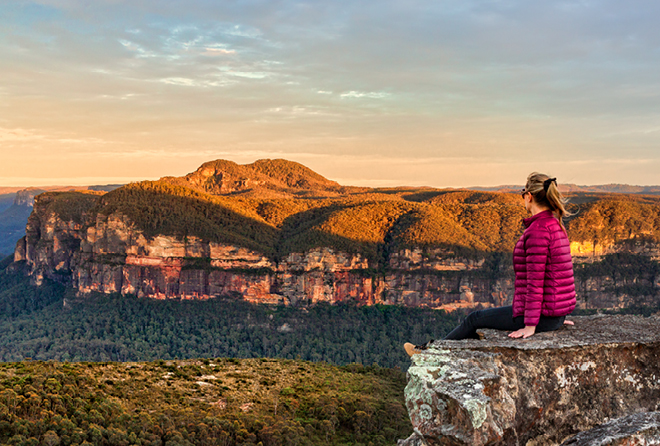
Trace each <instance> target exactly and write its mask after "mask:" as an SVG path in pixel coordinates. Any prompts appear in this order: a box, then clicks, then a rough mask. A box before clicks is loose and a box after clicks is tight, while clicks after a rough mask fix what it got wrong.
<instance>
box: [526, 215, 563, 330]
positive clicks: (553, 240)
mask: <svg viewBox="0 0 660 446" xmlns="http://www.w3.org/2000/svg"><path fill="white" fill-rule="evenodd" d="M523 222H524V223H525V227H526V228H527V229H525V232H524V233H523V235H522V236H521V237H520V240H518V243H516V247H515V249H514V250H513V269H514V271H515V273H516V282H515V287H516V290H515V293H514V296H513V317H517V316H525V325H534V326H536V325H538V323H539V318H540V317H541V315H543V316H566V315H567V314H570V313H571V312H572V311H573V309H574V308H575V283H574V281H573V262H572V259H571V247H570V243H569V242H568V237H567V236H566V233H565V232H564V230H563V229H562V228H561V226H560V225H559V221H558V220H557V219H556V218H555V216H554V215H553V214H552V212H551V211H544V212H539V213H538V214H536V215H534V216H532V217H530V218H526V219H524V220H523Z"/></svg>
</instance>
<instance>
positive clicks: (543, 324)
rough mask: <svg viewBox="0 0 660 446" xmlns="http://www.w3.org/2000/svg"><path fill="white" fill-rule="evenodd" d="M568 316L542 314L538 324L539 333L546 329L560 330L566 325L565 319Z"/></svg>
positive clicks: (537, 330)
mask: <svg viewBox="0 0 660 446" xmlns="http://www.w3.org/2000/svg"><path fill="white" fill-rule="evenodd" d="M565 319H566V316H555V317H550V316H541V319H539V324H538V325H537V326H536V332H537V333H543V332H544V331H555V330H559V329H560V328H561V327H563V325H564V320H565Z"/></svg>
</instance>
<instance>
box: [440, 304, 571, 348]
mask: <svg viewBox="0 0 660 446" xmlns="http://www.w3.org/2000/svg"><path fill="white" fill-rule="evenodd" d="M564 319H566V316H558V317H549V316H541V319H540V320H539V324H538V325H537V326H536V333H541V332H544V331H554V330H558V329H560V328H561V326H562V325H563V324H564ZM478 328H493V329H495V330H507V331H516V330H520V329H521V328H525V317H524V316H517V317H513V306H511V305H509V306H507V307H496V308H487V309H485V310H477V311H473V312H472V313H470V314H469V315H468V317H466V318H465V320H464V321H463V323H461V325H459V326H458V327H456V328H454V329H453V330H452V331H451V333H449V334H448V335H447V336H446V337H445V339H453V340H460V339H479V337H478V336H477V329H478Z"/></svg>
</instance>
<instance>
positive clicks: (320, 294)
mask: <svg viewBox="0 0 660 446" xmlns="http://www.w3.org/2000/svg"><path fill="white" fill-rule="evenodd" d="M79 194H82V193H79ZM61 197H62V195H57V194H43V195H40V196H39V197H38V199H37V202H36V205H35V209H34V212H33V213H32V214H31V216H30V218H29V220H28V224H27V227H26V236H25V238H24V239H22V240H21V241H19V243H18V244H17V247H16V251H15V260H16V261H23V260H24V261H26V262H27V264H28V267H29V270H30V273H31V275H32V277H33V280H34V282H35V283H37V284H39V283H41V281H42V280H43V278H44V277H48V278H50V279H54V280H58V281H61V282H65V283H67V284H70V285H71V286H73V287H74V288H75V289H77V290H78V292H79V293H80V294H81V295H85V294H88V293H90V292H92V291H98V292H102V293H114V292H119V293H122V294H127V293H130V294H136V295H138V296H148V297H152V298H157V299H168V298H183V299H207V298H210V297H214V296H221V295H224V296H236V297H240V298H243V299H246V300H250V301H253V302H261V303H285V304H312V303H316V302H329V303H337V302H342V301H347V300H351V301H355V302H358V303H362V304H377V303H381V304H399V305H408V306H418V307H429V308H442V309H446V310H449V311H451V310H454V309H457V308H473V307H475V306H478V305H481V306H483V307H490V306H499V305H505V304H507V303H510V302H511V298H512V295H513V281H512V273H511V270H510V269H511V268H510V263H509V260H508V256H507V255H501V256H500V258H499V260H498V261H499V263H497V262H496V263H493V257H492V256H491V257H487V256H486V255H484V256H482V257H474V256H471V257H461V256H459V255H456V254H455V253H454V252H452V251H451V250H450V249H448V248H433V249H431V248H425V249H422V248H410V249H399V250H394V251H392V252H389V253H388V254H387V257H386V258H385V259H384V260H382V261H381V263H380V264H379V263H378V262H374V261H373V259H368V258H366V257H365V256H363V255H361V254H356V253H347V252H341V251H338V250H336V249H333V248H330V247H321V248H315V249H310V250H307V251H305V252H292V253H289V254H286V255H284V256H281V257H280V258H278V259H277V260H274V259H273V258H272V256H267V255H266V254H264V253H262V252H259V251H256V250H254V249H249V248H246V247H242V246H239V245H232V244H227V243H219V242H212V241H208V240H203V239H201V238H199V237H195V236H188V237H184V238H183V239H181V238H177V237H174V236H167V235H156V236H148V235H146V234H145V233H144V231H143V230H141V229H139V228H138V227H137V225H135V224H134V223H133V222H132V221H131V219H130V218H129V217H127V216H126V215H123V214H122V213H121V212H114V213H110V214H104V213H100V212H96V211H93V212H91V211H90V212H88V213H84V212H83V213H81V214H76V213H73V212H69V214H68V216H69V218H65V217H66V215H67V213H66V212H64V211H61V210H59V211H58V208H57V206H59V205H60V204H59V202H58V200H60V199H61ZM81 197H82V199H83V200H94V199H96V196H95V195H92V194H86V195H81ZM635 249H638V250H640V251H643V252H645V257H648V258H650V257H651V256H654V255H655V254H656V250H657V247H655V246H651V245H649V244H648V243H647V244H644V245H640V246H638V247H637V248H635ZM649 252H650V254H649ZM575 254H576V264H578V265H579V264H581V263H586V264H587V265H591V264H592V263H593V261H594V256H593V255H592V253H590V255H587V256H586V257H585V256H582V255H581V252H580V251H579V250H576V251H575ZM383 263H385V265H383ZM383 266H386V268H383ZM619 267H621V265H619ZM577 277H578V282H577V286H578V291H579V294H580V296H581V297H582V298H581V299H580V301H579V305H580V307H582V308H619V307H624V306H630V305H632V304H648V305H652V304H653V303H654V299H655V293H654V292H653V290H655V289H656V288H657V287H658V286H659V284H658V283H657V281H654V280H649V279H644V278H643V277H640V276H639V275H633V276H632V278H631V279H630V278H629V279H625V280H622V279H619V280H618V281H617V280H616V277H615V275H614V273H612V276H609V275H588V274H587V275H579V274H578V275H577ZM653 277H655V276H653ZM626 280H628V281H631V282H634V284H632V283H631V284H628V285H635V286H637V287H639V286H641V284H642V283H646V282H648V283H646V288H645V289H650V290H651V292H649V293H646V294H645V293H641V294H639V293H638V294H639V295H629V294H626V293H625V292H624V291H625V286H626ZM645 280H646V282H645ZM622 287H623V288H622ZM622 290H624V291H622Z"/></svg>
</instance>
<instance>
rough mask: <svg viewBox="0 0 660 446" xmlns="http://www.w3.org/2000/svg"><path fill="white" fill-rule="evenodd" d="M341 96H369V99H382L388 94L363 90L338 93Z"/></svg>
mask: <svg viewBox="0 0 660 446" xmlns="http://www.w3.org/2000/svg"><path fill="white" fill-rule="evenodd" d="M340 96H341V97H342V98H369V99H383V98H386V97H388V96H390V94H389V93H385V92H376V91H371V92H364V91H349V92H346V93H342V94H341V95H340Z"/></svg>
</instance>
